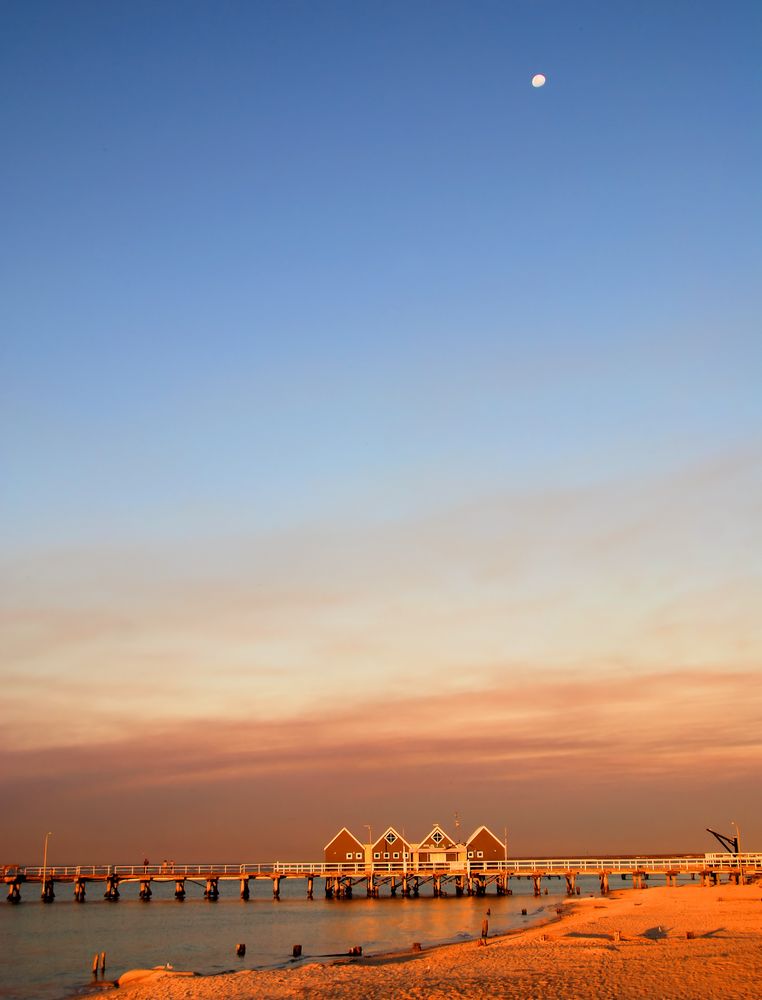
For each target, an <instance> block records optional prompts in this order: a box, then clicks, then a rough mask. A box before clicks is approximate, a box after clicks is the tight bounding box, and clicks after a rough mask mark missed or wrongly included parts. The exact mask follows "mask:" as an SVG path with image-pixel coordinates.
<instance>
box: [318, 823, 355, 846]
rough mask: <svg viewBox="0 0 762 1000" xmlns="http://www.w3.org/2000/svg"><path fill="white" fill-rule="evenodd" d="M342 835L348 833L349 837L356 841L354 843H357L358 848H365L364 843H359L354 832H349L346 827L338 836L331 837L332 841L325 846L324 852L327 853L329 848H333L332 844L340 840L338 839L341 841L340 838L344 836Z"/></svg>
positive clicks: (343, 827)
mask: <svg viewBox="0 0 762 1000" xmlns="http://www.w3.org/2000/svg"><path fill="white" fill-rule="evenodd" d="M342 833H348V834H349V836H350V837H351V838H352V840H354V842H355V843H356V844H357V846H358V847H363V846H364V845H363V844H362V843H361V842H360V841H359V840H358V839H357V837H355V835H354V834H353V833H352V831H351V830H347V828H346V827H345V826H342V828H341V829H340V830H339V832H338V833H337V834H335V836H333V837H331V839H330V840H329V841H328V843H327V844H326V845H325V847H324V848H323V850H324V851H327V850H328V848H329V847H330V846H331V844H332V843H333V842H334V841H335V840H338V839H339V837H340V836H341V835H342Z"/></svg>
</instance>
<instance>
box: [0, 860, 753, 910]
mask: <svg viewBox="0 0 762 1000" xmlns="http://www.w3.org/2000/svg"><path fill="white" fill-rule="evenodd" d="M686 875H690V876H691V877H692V878H694V879H695V878H698V879H699V880H700V883H701V884H702V885H709V884H711V885H716V884H717V882H719V881H720V879H721V878H723V877H724V878H726V879H727V880H729V881H735V882H737V883H742V882H744V881H747V880H749V879H752V878H760V877H762V854H756V853H755V854H751V853H744V854H728V853H716V854H701V855H685V856H681V857H675V856H656V857H633V856H630V857H618V858H613V857H612V858H557V857H556V858H508V859H505V860H502V861H476V862H474V861H466V862H444V863H443V862H426V863H418V864H416V865H415V867H413V866H411V865H410V864H406V863H405V862H404V861H403V862H400V861H394V862H385V861H384V862H378V861H374V862H373V863H371V864H368V863H366V862H362V861H358V862H347V863H346V864H330V863H325V862H310V861H306V862H288V861H272V862H255V863H249V862H243V863H237V864H230V863H224V864H220V863H211V862H206V863H196V864H175V863H174V862H164V863H163V864H161V865H66V866H63V867H61V866H48V867H34V866H27V865H24V866H13V865H11V866H6V867H5V868H4V869H3V881H4V882H5V884H6V885H7V887H8V893H7V899H8V901H9V902H11V903H18V902H20V901H21V898H22V886H25V885H35V884H37V885H39V886H40V896H41V898H42V900H43V901H44V902H50V903H52V902H53V900H54V899H55V896H56V893H55V887H56V885H57V884H58V885H60V884H62V883H63V884H66V883H69V884H72V885H73V887H74V899H75V900H76V901H77V902H80V903H84V902H85V900H86V898H87V889H88V887H95V885H98V884H99V883H100V884H101V885H102V887H103V889H104V890H105V891H104V892H103V893H102V895H103V898H104V899H106V900H109V901H112V902H116V901H117V900H118V899H119V898H120V892H119V887H120V885H122V884H124V883H138V885H139V897H140V899H142V900H145V901H146V902H147V901H149V900H150V899H151V896H152V891H151V886H152V884H154V883H165V882H170V883H171V882H173V883H174V885H175V898H176V899H177V900H179V901H181V900H183V899H185V894H186V882H188V881H190V882H193V883H198V882H203V883H204V886H205V888H204V897H205V898H206V899H208V900H211V901H214V900H216V899H217V898H218V897H219V894H220V883H221V882H233V883H236V882H237V883H238V891H239V893H240V896H241V899H244V900H247V899H249V898H250V895H251V888H250V883H251V882H252V881H253V882H257V881H269V882H270V883H271V884H272V895H273V898H274V899H279V898H280V890H281V884H282V882H283V880H284V879H300V880H302V881H304V883H305V887H306V894H307V898H309V899H312V898H313V897H314V892H315V884H316V881H317V880H321V881H322V882H323V891H324V892H325V895H326V897H327V898H331V899H334V898H335V899H350V898H351V897H352V896H353V893H354V890H356V889H358V888H360V889H361V890H362V889H363V888H364V890H365V895H367V896H368V897H378V896H379V895H380V893H381V890H382V888H384V889H386V890H388V891H389V894H390V895H391V896H402V897H408V898H409V897H417V896H419V894H420V891H421V889H422V888H423V886H427V885H428V886H430V887H431V890H432V895H434V896H443V895H447V894H448V893H449V891H450V890H454V892H455V895H456V896H464V895H477V896H482V895H486V894H487V892H488V890H489V888H490V887H493V888H494V891H495V893H496V894H497V895H511V894H512V892H513V890H512V888H511V882H512V881H513V880H514V879H529V880H531V881H532V886H533V892H534V895H536V896H539V895H541V894H542V892H543V883H545V891H547V882H548V880H551V879H556V880H563V881H564V882H565V886H566V892H567V894H568V895H574V894H575V893H576V894H579V892H580V889H579V886H578V885H577V879H578V878H579V877H580V876H595V877H597V878H598V880H599V883H600V891H601V893H602V894H605V893H607V892H608V891H609V889H610V884H611V879H612V878H616V877H619V878H620V880H622V881H627V880H630V881H631V882H632V885H633V887H634V888H646V885H647V883H648V881H649V879H651V878H659V877H661V878H663V879H664V880H665V881H666V883H667V884H668V885H673V884H676V883H677V879H678V877H679V876H686Z"/></svg>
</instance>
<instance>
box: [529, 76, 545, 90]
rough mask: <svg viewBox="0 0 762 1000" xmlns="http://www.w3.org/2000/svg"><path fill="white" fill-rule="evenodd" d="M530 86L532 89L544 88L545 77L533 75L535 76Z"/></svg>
mask: <svg viewBox="0 0 762 1000" xmlns="http://www.w3.org/2000/svg"><path fill="white" fill-rule="evenodd" d="M532 86H533V87H544V86H545V77H544V76H543V75H542V73H535V75H534V76H533V77H532Z"/></svg>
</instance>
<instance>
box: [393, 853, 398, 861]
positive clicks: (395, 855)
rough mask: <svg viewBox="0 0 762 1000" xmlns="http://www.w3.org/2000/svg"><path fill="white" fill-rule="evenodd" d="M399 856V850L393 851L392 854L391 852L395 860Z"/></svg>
mask: <svg viewBox="0 0 762 1000" xmlns="http://www.w3.org/2000/svg"><path fill="white" fill-rule="evenodd" d="M399 856H400V852H399V851H395V852H394V854H392V857H393V858H394V860H395V861H396V860H397V859H398V858H399Z"/></svg>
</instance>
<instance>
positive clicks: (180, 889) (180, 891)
mask: <svg viewBox="0 0 762 1000" xmlns="http://www.w3.org/2000/svg"><path fill="white" fill-rule="evenodd" d="M175 899H176V900H177V901H178V902H179V903H182V901H183V900H184V899H185V879H184V878H176V879H175Z"/></svg>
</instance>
